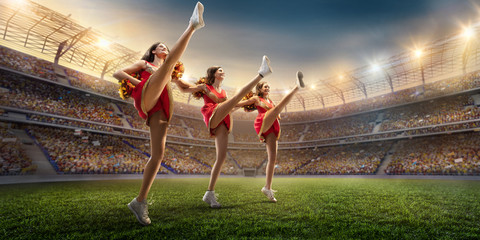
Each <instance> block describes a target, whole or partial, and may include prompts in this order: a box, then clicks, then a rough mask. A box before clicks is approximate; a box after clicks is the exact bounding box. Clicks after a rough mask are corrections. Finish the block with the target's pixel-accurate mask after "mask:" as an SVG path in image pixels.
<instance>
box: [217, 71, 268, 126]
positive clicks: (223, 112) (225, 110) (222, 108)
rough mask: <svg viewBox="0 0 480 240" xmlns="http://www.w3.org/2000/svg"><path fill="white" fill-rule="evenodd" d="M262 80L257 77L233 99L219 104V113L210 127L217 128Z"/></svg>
mask: <svg viewBox="0 0 480 240" xmlns="http://www.w3.org/2000/svg"><path fill="white" fill-rule="evenodd" d="M260 80H262V77H261V76H260V75H257V76H256V77H255V78H254V79H252V80H251V81H250V82H249V83H248V84H247V85H245V86H244V87H243V88H242V89H240V91H238V92H237V94H235V96H233V97H232V98H229V99H227V100H226V101H225V102H223V103H220V104H218V106H217V111H215V114H214V115H213V116H212V119H211V120H210V126H211V127H212V128H215V127H217V126H218V124H220V123H221V122H222V121H223V119H224V118H225V117H226V116H227V115H228V114H229V113H230V111H232V109H233V108H234V107H235V105H237V103H238V102H240V101H241V100H242V98H243V97H245V95H247V93H248V92H250V91H251V90H252V89H253V88H254V87H255V85H257V83H258V82H260Z"/></svg>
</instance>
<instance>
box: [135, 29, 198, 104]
mask: <svg viewBox="0 0 480 240" xmlns="http://www.w3.org/2000/svg"><path fill="white" fill-rule="evenodd" d="M194 32H195V29H194V28H193V26H192V25H189V26H188V28H187V29H186V30H185V32H184V33H183V34H182V36H180V38H179V39H178V40H177V42H176V43H175V45H174V46H173V48H172V50H171V51H170V53H169V54H168V57H167V58H166V59H165V62H164V63H163V64H162V65H161V66H160V68H159V69H158V70H157V71H155V73H153V74H152V76H151V77H150V80H149V83H148V86H146V87H147V88H146V89H145V93H144V95H143V99H142V100H143V101H144V103H145V108H146V110H147V112H148V111H150V110H151V109H152V108H153V107H154V106H155V104H156V103H157V101H158V98H159V97H160V94H161V93H162V91H163V88H165V86H166V85H167V83H168V82H169V81H170V78H171V75H172V71H173V68H174V67H175V64H176V63H177V62H178V60H180V57H181V56H182V55H183V53H184V52H185V49H187V46H188V43H189V41H190V38H191V37H192V35H193V33H194Z"/></svg>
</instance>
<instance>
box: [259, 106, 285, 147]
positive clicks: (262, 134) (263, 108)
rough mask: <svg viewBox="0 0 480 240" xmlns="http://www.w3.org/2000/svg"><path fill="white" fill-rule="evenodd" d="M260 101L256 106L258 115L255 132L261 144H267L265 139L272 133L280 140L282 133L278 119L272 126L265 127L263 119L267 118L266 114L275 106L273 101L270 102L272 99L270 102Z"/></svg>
mask: <svg viewBox="0 0 480 240" xmlns="http://www.w3.org/2000/svg"><path fill="white" fill-rule="evenodd" d="M259 99H260V103H259V104H258V105H257V106H256V107H257V111H258V115H257V118H255V123H254V125H253V127H254V128H255V131H256V132H257V135H258V137H259V138H260V141H261V142H265V137H266V136H267V135H268V134H270V133H272V132H273V133H274V134H275V136H276V137H277V140H278V138H280V132H281V129H280V123H279V122H278V119H275V121H274V122H273V124H272V126H264V125H263V118H264V117H265V113H267V112H268V110H270V109H272V108H273V107H275V106H274V105H273V103H272V101H270V99H269V100H268V102H267V100H265V99H263V98H259ZM267 128H268V130H266V131H265V129H267Z"/></svg>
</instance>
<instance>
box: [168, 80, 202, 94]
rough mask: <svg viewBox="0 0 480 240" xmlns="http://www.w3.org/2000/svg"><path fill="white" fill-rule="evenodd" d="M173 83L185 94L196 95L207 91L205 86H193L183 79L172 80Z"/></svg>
mask: <svg viewBox="0 0 480 240" xmlns="http://www.w3.org/2000/svg"><path fill="white" fill-rule="evenodd" d="M172 82H173V83H175V84H177V87H178V89H179V90H180V92H183V93H194V92H199V91H205V89H206V87H205V84H197V85H194V84H191V83H188V82H186V81H184V80H182V79H172Z"/></svg>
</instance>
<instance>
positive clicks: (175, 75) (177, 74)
mask: <svg viewBox="0 0 480 240" xmlns="http://www.w3.org/2000/svg"><path fill="white" fill-rule="evenodd" d="M184 72H185V66H183V63H182V62H180V61H178V62H177V64H175V67H174V68H173V72H172V79H179V78H182V76H183V73H184Z"/></svg>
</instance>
